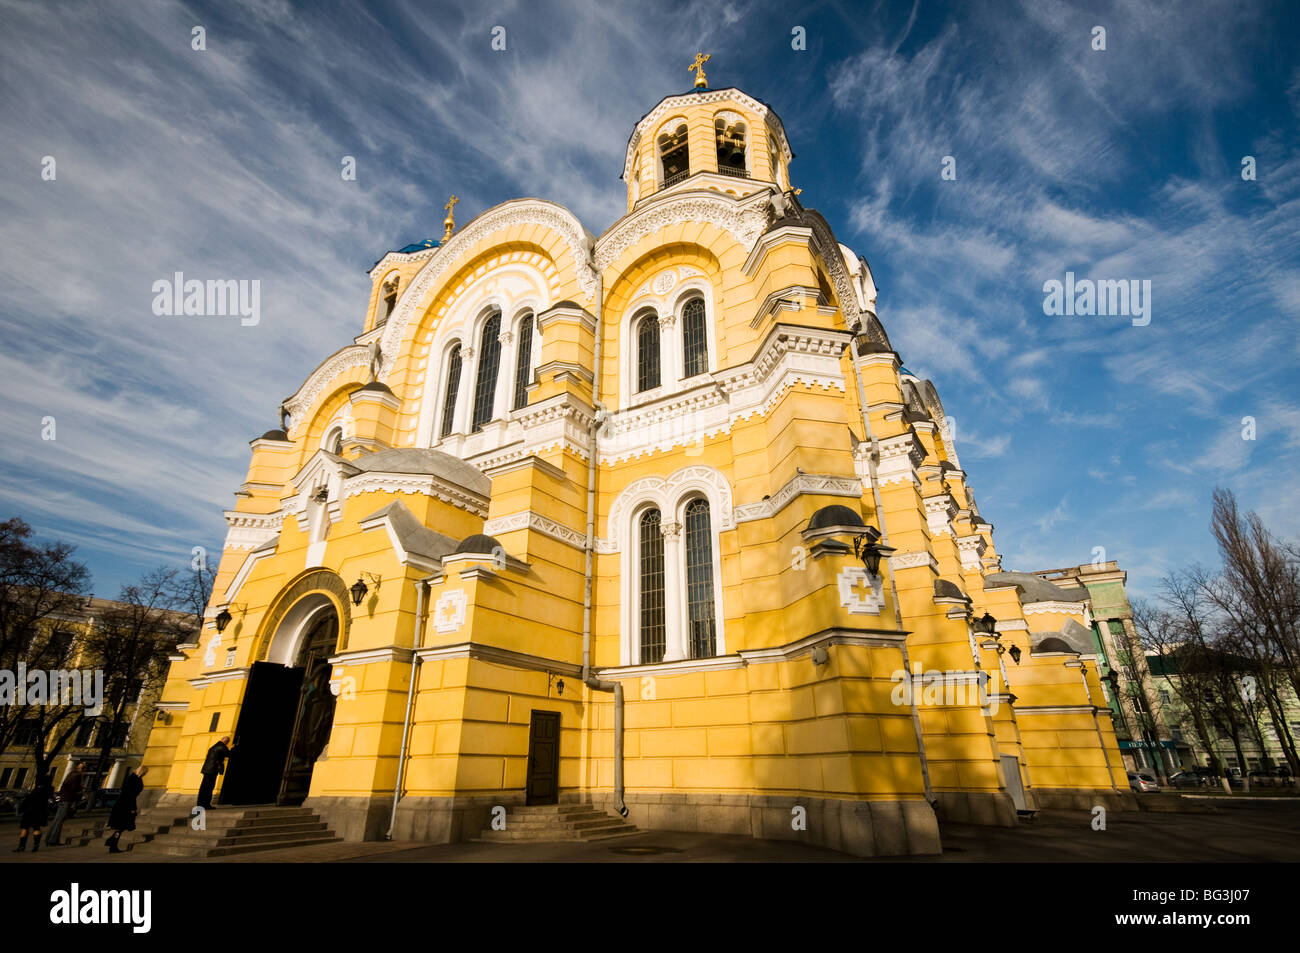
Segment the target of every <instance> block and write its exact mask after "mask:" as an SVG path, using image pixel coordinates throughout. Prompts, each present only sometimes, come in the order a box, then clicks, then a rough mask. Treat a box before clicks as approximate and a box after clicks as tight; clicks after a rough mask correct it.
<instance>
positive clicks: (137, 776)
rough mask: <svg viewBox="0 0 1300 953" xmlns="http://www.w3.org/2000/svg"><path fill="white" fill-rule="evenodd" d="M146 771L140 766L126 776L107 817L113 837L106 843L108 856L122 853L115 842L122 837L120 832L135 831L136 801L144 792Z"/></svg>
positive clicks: (146, 769)
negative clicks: (118, 795)
mask: <svg viewBox="0 0 1300 953" xmlns="http://www.w3.org/2000/svg"><path fill="white" fill-rule="evenodd" d="M148 770H149V769H148V768H146V767H144V766H141V767H138V768H136V769H135V771H133V772H132V773H131V774H129V775H127V777H126V782H125V783H124V784H123V785H122V795H121V797H119V798H118V799H117V803H116V804H114V805H113V811H112V813H110V814H109V815H108V826H109V827H110V828H112V830H113V836H112V837H110V838H109V839H108V841H107V844H108V852H109V853H110V854H120V853H122V848H120V847H118V846H117V842H118V841H119V840H120V839H121V837H122V832H123V831H133V830H135V816H136V813H137V811H138V799H139V797H140V792H141V791H143V790H144V776H145V772H146V771H148Z"/></svg>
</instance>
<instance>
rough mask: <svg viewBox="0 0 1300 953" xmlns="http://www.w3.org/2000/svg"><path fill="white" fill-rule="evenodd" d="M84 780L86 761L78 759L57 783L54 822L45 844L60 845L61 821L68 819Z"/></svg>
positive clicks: (79, 795) (79, 796)
mask: <svg viewBox="0 0 1300 953" xmlns="http://www.w3.org/2000/svg"><path fill="white" fill-rule="evenodd" d="M85 780H86V762H84V761H78V762H77V764H76V766H75V767H74V768H73V769H72V770H71V771H69V772H68V776H67V777H66V778H64V779H63V783H62V784H60V785H59V803H58V805H57V806H56V807H55V808H54V823H52V824H51V825H50V836H49V837H47V838H46V839H45V843H46V846H49V847H60V846H62V845H63V841H62V840H61V839H60V838H61V837H62V835H63V822H64V821H66V820H67V819H68V812H69V811H71V810H72V808H73V807H74V806H75V805H76V803H77V801H78V800H80V798H81V788H82V785H83V784H84V783H85Z"/></svg>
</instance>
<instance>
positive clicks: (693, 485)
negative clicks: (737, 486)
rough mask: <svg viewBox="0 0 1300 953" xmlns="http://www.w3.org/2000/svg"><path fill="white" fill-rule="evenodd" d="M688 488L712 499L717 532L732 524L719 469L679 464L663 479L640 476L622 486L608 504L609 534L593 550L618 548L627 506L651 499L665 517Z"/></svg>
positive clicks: (728, 490)
mask: <svg viewBox="0 0 1300 953" xmlns="http://www.w3.org/2000/svg"><path fill="white" fill-rule="evenodd" d="M691 490H701V491H703V492H704V495H705V496H706V497H707V498H708V499H709V500H710V502H713V503H716V506H717V511H718V512H717V513H716V514H713V518H715V519H716V520H717V526H718V530H719V531H720V532H721V531H723V530H730V529H735V528H736V519H735V513H734V511H733V509H732V505H731V484H730V483H728V482H727V478H726V477H725V476H723V475H722V473H721V471H719V470H715V469H714V468H713V467H706V466H695V467H683V468H682V469H680V470H678V471H677V472H676V473H674V474H673V475H672V476H670V477H668V479H666V480H665V479H664V478H662V477H654V476H651V477H643V478H642V479H640V480H637V481H636V482H635V483H632V484H629V485H628V486H627V487H625V488H624V490H623V492H621V493H620V494H619V495H618V497H617V498H616V499H615V500H614V505H613V506H612V507H610V511H609V519H608V523H607V526H608V529H607V532H608V533H609V535H608V536H607V537H605V538H603V539H598V540H597V541H596V551H597V552H599V553H616V552H618V551H619V536H620V529H621V525H622V523H623V521H624V519H625V518H626V514H627V511H628V508H629V507H632V506H636V505H637V504H639V503H642V502H653V503H655V504H656V505H657V506H658V507H659V509H660V512H662V513H663V514H664V518H665V520H666V521H667V520H668V518H669V517H670V516H671V515H672V514H673V513H674V510H675V508H676V506H677V504H678V503H679V502H680V501H681V498H682V496H684V495H685V494H686V493H689V492H690V491H691ZM668 525H669V524H668V522H665V523H664V526H665V528H666V527H667V526H668Z"/></svg>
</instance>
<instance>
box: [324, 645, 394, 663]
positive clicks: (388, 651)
mask: <svg viewBox="0 0 1300 953" xmlns="http://www.w3.org/2000/svg"><path fill="white" fill-rule="evenodd" d="M411 654H412V650H411V649H407V648H401V647H399V646H396V645H388V646H384V647H383V648H378V649H361V650H359V651H356V652H342V653H340V654H338V655H334V656H331V657H330V659H329V663H330V664H331V665H334V666H345V665H371V664H374V663H375V662H409V661H410V660H411Z"/></svg>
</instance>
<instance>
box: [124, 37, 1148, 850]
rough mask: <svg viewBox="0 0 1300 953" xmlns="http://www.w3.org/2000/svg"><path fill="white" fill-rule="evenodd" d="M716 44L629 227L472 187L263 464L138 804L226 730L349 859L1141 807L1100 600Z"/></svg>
mask: <svg viewBox="0 0 1300 953" xmlns="http://www.w3.org/2000/svg"><path fill="white" fill-rule="evenodd" d="M704 59H705V57H703V56H701V57H697V58H696V63H695V65H694V66H693V67H692V68H693V69H694V70H695V72H696V81H695V87H694V89H692V90H691V91H689V92H686V93H682V94H678V95H670V96H668V97H666V98H665V99H663V100H662V101H660V102H659V103H658V104H656V105H655V106H654V107H653V108H652V109H651V110H650V111H649V112H648V113H646V114H645V115H644V116H643V117H642V118H641V119H640V120H639V121H638V122H637V123H636V125H635V126H634V127H633V129H632V131H631V136H630V138H629V140H628V144H627V151H626V158H625V161H624V166H623V176H622V177H623V179H624V181H625V183H626V189H627V205H626V213H625V214H624V215H623V216H622V217H621V218H619V219H618V220H617V221H616V222H614V224H613V225H611V226H610V227H609V228H608V229H606V230H605V231H604V232H603V233H601V234H600V235H593V234H592V233H591V232H590V231H588V230H587V229H586V227H584V225H583V224H582V222H580V221H579V220H578V219H577V218H576V217H575V216H574V215H573V214H572V213H571V212H569V211H568V210H567V209H565V208H564V207H562V206H560V205H557V204H554V203H552V202H548V201H543V200H539V199H516V200H512V201H507V202H503V203H502V204H500V205H497V206H495V207H493V208H490V209H487V210H486V211H483V212H481V213H480V214H479V215H478V216H477V217H475V218H472V219H470V220H469V221H468V222H466V223H465V224H463V225H461V226H460V227H457V226H456V224H455V221H454V219H455V204H456V199H455V197H453V198H452V200H451V201H450V202H448V204H447V213H448V214H447V220H446V222H445V223H444V225H445V234H444V235H443V236H442V238H441V239H440V240H428V241H424V242H421V243H417V244H413V245H408V246H407V247H405V248H402V249H401V250H400V251H393V252H389V253H387V254H385V255H384V257H383V258H382V259H380V261H379V262H378V263H377V264H376V265H375V266H374V268H373V269H372V270H371V272H370V278H371V283H372V291H371V295H370V300H369V302H368V303H367V305H366V308H365V311H364V315H363V316H362V319H361V320H360V321H359V325H360V329H359V330H360V333H359V334H358V335H357V336H356V337H355V338H354V339H352V340H351V341H350V342H346V343H344V344H343V346H342V347H341V348H340V349H339V350H337V351H335V352H334V353H333V354H331V355H329V356H328V357H325V359H324V360H323V362H322V363H321V364H320V365H319V367H317V368H316V370H315V371H313V372H312V374H311V375H310V376H309V377H308V378H307V380H306V381H305V382H304V383H303V384H302V386H301V387H300V388H299V389H298V391H297V393H295V394H293V396H291V397H289V398H288V399H287V400H286V401H285V402H284V405H283V407H282V409H281V426H280V427H279V428H278V429H274V430H271V431H268V432H267V433H264V434H262V435H261V436H260V437H258V438H257V439H255V440H253V441H252V442H251V448H252V454H251V460H250V463H249V467H248V476H247V479H246V481H245V482H244V483H243V484H242V485H241V486H240V487H239V488H238V489H237V491H236V493H235V497H236V502H235V504H234V508H233V509H230V510H228V511H226V513H225V517H226V521H227V523H228V526H229V529H228V533H227V536H226V540H225V544H224V548H223V551H222V555H221V562H220V567H219V570H218V575H217V577H216V584H215V589H214V594H213V598H212V603H211V605H210V606H209V608H208V611H207V615H206V624H205V626H204V628H203V629H202V631H201V632H200V633H199V635H198V636H197V638H196V639H195V640H193V641H191V642H189V643H186V644H184V645H182V646H180V647H179V648H178V649H177V652H176V654H175V655H174V656H173V659H172V664H171V669H170V673H169V676H168V679H167V682H166V685H165V688H164V690H163V693H162V697H161V700H160V701H159V703H158V705H157V707H158V709H159V712H158V721H157V723H156V724H155V726H154V729H153V732H152V736H151V740H150V745H149V749H148V751H147V753H146V757H145V762H144V763H145V764H146V765H148V766H150V767H151V769H152V770H151V771H150V773H149V774H148V776H147V780H146V784H148V785H151V787H149V788H148V789H147V790H146V798H145V801H144V803H152V804H155V805H157V806H158V807H160V808H177V809H180V810H181V812H182V813H184V812H185V811H187V810H188V809H189V805H192V804H194V802H195V796H196V792H197V791H198V790H199V787H200V783H201V782H202V780H203V778H202V776H201V773H200V772H201V768H202V766H203V762H204V758H205V753H206V752H207V750H208V749H209V748H210V747H211V746H212V745H213V744H214V743H215V742H216V741H217V740H218V739H220V738H222V737H225V736H230V737H232V738H233V739H234V741H235V743H236V746H235V749H234V752H235V753H234V754H233V755H232V756H231V759H230V764H229V769H228V770H227V771H226V772H225V774H224V775H223V776H222V777H221V778H220V784H219V786H218V788H217V800H216V802H215V803H216V804H217V806H218V807H220V806H221V805H251V804H281V805H302V806H306V807H311V808H313V809H314V810H315V811H316V812H317V813H318V814H319V816H320V817H322V818H324V819H325V820H326V821H327V822H328V823H329V824H330V826H331V827H332V828H333V830H335V831H337V832H338V833H339V834H340V835H342V836H343V837H345V838H348V839H355V840H362V839H381V838H385V837H391V838H396V839H401V840H419V841H434V842H454V841H461V840H466V839H469V838H474V837H478V836H480V834H481V833H482V832H484V831H486V830H489V829H492V828H493V826H494V825H493V821H494V818H499V817H500V816H501V813H502V809H503V808H504V809H505V810H507V811H513V810H516V809H520V808H524V807H527V806H534V805H549V804H555V805H561V806H562V805H567V804H573V805H589V806H590V807H591V808H593V809H595V810H599V811H602V812H605V813H607V814H608V815H609V816H610V817H613V818H622V819H625V821H624V823H625V824H627V825H635V827H636V828H637V829H640V830H684V831H711V832H719V833H731V834H740V835H748V836H752V837H759V838H778V839H793V840H802V841H805V842H807V843H810V844H815V845H821V846H825V847H829V848H832V849H835V850H840V851H845V852H848V853H851V854H855V855H859V856H878V855H898V854H919V853H934V852H937V851H939V850H941V843H940V835H939V822H940V821H942V820H947V821H957V822H967V823H978V824H986V825H1001V826H1011V825H1015V824H1017V823H1018V822H1019V819H1020V818H1021V817H1024V816H1029V815H1031V814H1032V812H1033V811H1034V810H1036V809H1039V808H1044V807H1074V808H1085V809H1091V808H1092V807H1094V806H1095V805H1104V806H1106V807H1108V808H1111V809H1123V808H1125V807H1127V806H1131V805H1132V796H1131V795H1130V793H1129V788H1128V783H1127V780H1126V776H1125V772H1124V767H1123V763H1122V761H1121V758H1120V753H1119V749H1118V746H1117V742H1116V737H1115V731H1114V727H1113V726H1112V724H1111V719H1110V715H1111V712H1110V708H1109V707H1108V705H1107V702H1106V699H1105V697H1104V695H1103V690H1102V684H1101V682H1100V681H1099V679H1098V672H1097V661H1096V648H1095V643H1094V640H1093V639H1092V636H1091V630H1090V628H1089V626H1090V625H1091V622H1092V620H1091V615H1090V611H1091V610H1090V606H1089V603H1088V601H1087V598H1086V595H1081V594H1080V590H1065V589H1062V588H1059V587H1057V586H1056V585H1054V584H1053V583H1051V582H1048V581H1045V580H1043V579H1041V578H1039V577H1038V576H1034V575H1032V574H1021V573H1015V572H1005V571H1003V570H1002V568H1001V564H1000V557H999V556H998V552H997V548H996V545H995V542H994V537H993V525H992V524H991V523H989V522H988V520H986V519H985V518H984V516H983V515H982V514H981V513H980V510H979V509H978V507H977V505H976V502H975V498H974V495H973V492H972V490H971V487H970V485H969V484H968V482H967V474H966V471H965V470H963V469H962V466H961V462H960V460H959V459H958V455H957V448H956V446H954V441H953V439H952V438H953V434H952V429H953V428H952V427H950V426H949V424H948V421H947V418H946V417H945V413H944V408H943V405H942V404H941V403H940V400H939V395H938V394H937V392H936V390H935V388H934V386H933V385H932V384H931V383H930V382H929V381H927V380H924V379H921V378H918V377H917V376H916V375H914V374H912V373H911V372H910V371H908V370H907V368H906V367H904V366H903V364H902V362H901V359H900V356H899V355H898V353H896V352H895V350H894V349H893V347H892V346H891V344H890V341H889V337H888V335H887V333H886V330H885V327H884V325H883V324H882V322H881V320H880V318H879V317H878V316H877V296H876V287H875V284H874V282H873V279H872V274H871V269H870V268H869V267H868V265H867V262H866V260H865V259H864V258H863V257H862V256H861V255H859V254H857V253H855V252H854V251H852V250H850V249H849V248H847V247H845V246H844V245H842V244H840V242H839V241H838V240H837V239H836V237H835V235H834V234H833V233H832V231H831V228H830V226H829V225H828V224H827V222H826V220H825V218H823V217H822V215H820V214H819V213H818V212H817V211H815V210H814V209H812V208H810V207H807V206H806V205H805V204H804V200H805V199H807V198H809V197H808V196H801V190H800V189H797V188H794V187H793V186H792V179H791V161H792V159H793V152H792V150H791V144H790V143H789V142H788V141H787V139H786V133H785V130H784V128H783V126H782V123H781V120H780V119H779V118H778V117H777V115H776V114H775V113H774V112H773V111H772V109H771V107H769V106H768V105H766V104H765V103H763V102H761V101H759V100H757V99H754V98H752V97H751V96H749V95H747V94H746V93H744V92H741V91H740V90H738V89H734V88H724V89H713V88H710V86H709V85H708V81H707V79H706V77H705V74H704ZM918 359H919V358H918ZM497 829H499V825H497Z"/></svg>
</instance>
